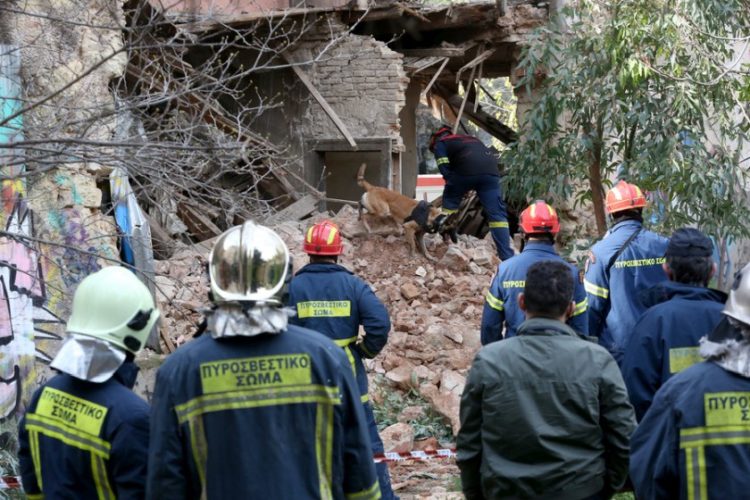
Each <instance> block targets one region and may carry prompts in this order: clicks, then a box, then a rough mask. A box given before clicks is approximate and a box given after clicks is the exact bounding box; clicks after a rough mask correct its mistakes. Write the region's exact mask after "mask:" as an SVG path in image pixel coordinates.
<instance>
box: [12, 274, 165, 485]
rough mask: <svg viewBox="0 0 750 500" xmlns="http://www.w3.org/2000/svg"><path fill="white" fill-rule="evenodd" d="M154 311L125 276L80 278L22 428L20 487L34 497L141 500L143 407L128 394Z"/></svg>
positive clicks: (156, 313) (146, 425)
mask: <svg viewBox="0 0 750 500" xmlns="http://www.w3.org/2000/svg"><path fill="white" fill-rule="evenodd" d="M158 317H159V311H158V310H157V309H156V307H155V306H154V300H153V297H152V296H151V293H150V292H149V290H148V288H146V286H145V285H144V284H143V283H141V282H140V281H139V280H138V278H137V277H136V276H135V275H134V274H133V273H132V272H131V271H129V270H127V269H124V268H121V267H106V268H104V269H102V270H100V271H97V272H96V273H94V274H92V275H90V276H88V277H86V278H85V279H84V280H83V281H81V283H80V285H79V286H78V288H77V289H76V292H75V295H74V297H73V310H72V313H71V315H70V318H69V320H68V324H67V328H66V330H67V332H68V333H69V337H68V338H67V340H66V341H65V343H64V344H63V346H62V347H61V348H60V351H59V352H58V353H57V356H55V359H54V360H53V361H52V363H51V365H50V366H51V367H52V368H54V369H55V370H58V371H60V372H62V373H60V374H58V375H56V376H55V377H54V378H52V379H51V380H50V381H49V382H47V383H46V384H44V385H43V386H41V387H40V388H39V389H38V390H37V391H36V392H35V393H34V396H33V397H32V399H31V405H30V406H29V409H28V412H27V413H26V414H25V415H24V417H23V418H22V419H21V422H20V424H19V440H20V445H21V446H20V450H19V454H18V455H19V461H20V465H21V479H22V482H23V489H24V491H25V492H26V494H27V496H28V497H29V498H30V499H34V498H45V497H46V498H99V499H105V498H120V499H141V498H143V497H144V495H145V482H146V466H147V459H148V444H147V443H148V438H149V423H148V418H149V408H148V405H147V404H146V402H145V401H143V400H142V399H141V398H139V397H138V396H136V395H135V394H134V393H133V392H132V390H131V389H132V387H133V385H134V384H135V378H136V375H137V374H138V367H137V366H136V365H135V363H134V362H133V360H134V357H135V354H136V353H137V352H138V351H139V350H140V349H141V348H142V347H143V346H144V345H145V343H146V340H147V338H148V334H149V332H150V331H151V328H152V327H153V326H154V323H155V322H156V320H157V318H158Z"/></svg>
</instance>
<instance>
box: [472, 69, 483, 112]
mask: <svg viewBox="0 0 750 500" xmlns="http://www.w3.org/2000/svg"><path fill="white" fill-rule="evenodd" d="M483 69H484V62H482V63H480V64H479V74H478V75H477V80H476V83H477V87H481V86H482V83H481V82H482V70H483ZM474 97H475V99H474V101H475V102H474V112H475V113H476V112H477V108H478V107H479V88H475V89H474Z"/></svg>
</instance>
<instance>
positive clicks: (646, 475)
mask: <svg viewBox="0 0 750 500" xmlns="http://www.w3.org/2000/svg"><path fill="white" fill-rule="evenodd" d="M749 470H750V379H747V378H745V377H742V376H740V375H737V374H734V373H731V372H728V371H726V370H724V369H723V368H722V367H720V366H719V365H717V364H715V363H712V362H703V363H698V364H696V365H693V366H691V367H690V368H688V369H686V370H685V371H683V372H680V373H678V374H677V375H675V376H674V377H672V378H671V379H669V380H668V381H667V383H666V384H664V386H663V387H662V388H661V389H659V392H657V393H656V397H655V398H654V404H653V405H652V406H651V409H650V410H649V411H648V413H646V416H645V417H644V419H643V421H642V422H641V423H640V425H639V426H638V428H637V429H636V431H635V433H634V434H633V437H632V439H631V441H630V478H631V480H632V482H633V486H634V487H635V493H636V497H637V498H645V499H649V500H656V499H676V498H681V499H704V500H705V499H708V498H727V499H729V498H747V497H748V492H750V474H748V473H747V471H749Z"/></svg>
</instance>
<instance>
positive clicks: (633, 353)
mask: <svg viewBox="0 0 750 500" xmlns="http://www.w3.org/2000/svg"><path fill="white" fill-rule="evenodd" d="M649 295H651V297H653V298H652V299H651V300H652V301H658V303H656V305H653V306H652V307H649V308H648V309H647V310H646V312H645V313H643V315H642V316H641V318H640V319H639V320H638V322H637V323H636V324H635V326H634V327H633V333H632V334H631V336H630V343H629V344H628V347H627V349H626V350H625V357H624V358H623V362H622V376H623V378H624V379H625V384H626V385H627V386H628V394H629V395H630V402H631V403H633V407H634V408H635V416H636V418H637V419H638V420H641V419H642V418H643V415H644V414H645V413H646V410H648V408H649V406H651V401H652V400H653V398H654V394H656V391H657V390H658V389H659V387H661V386H662V385H664V383H665V382H666V381H667V380H668V379H669V378H670V377H671V376H672V375H674V374H675V373H678V372H681V371H682V370H684V369H686V368H688V367H690V366H692V365H693V364H695V363H698V362H700V361H702V359H701V357H700V355H699V354H698V341H699V340H700V338H701V337H703V336H704V335H708V334H709V333H710V332H711V330H713V329H714V327H715V326H716V325H717V324H718V323H719V321H721V318H722V317H723V316H722V314H721V311H722V309H723V308H724V302H725V301H726V294H725V293H723V292H720V291H718V290H711V289H709V288H704V287H700V286H693V285H684V284H682V283H675V282H673V281H665V282H663V283H660V284H659V285H657V286H656V287H654V288H653V289H652V290H650V294H649ZM646 305H648V304H646Z"/></svg>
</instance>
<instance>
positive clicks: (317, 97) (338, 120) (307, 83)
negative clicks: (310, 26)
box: [281, 53, 357, 148]
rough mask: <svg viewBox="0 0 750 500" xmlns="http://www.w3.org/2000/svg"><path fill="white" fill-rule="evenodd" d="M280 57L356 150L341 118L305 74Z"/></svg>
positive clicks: (283, 55) (355, 145) (287, 59)
mask: <svg viewBox="0 0 750 500" xmlns="http://www.w3.org/2000/svg"><path fill="white" fill-rule="evenodd" d="M281 57H283V58H284V60H285V61H286V62H287V63H288V64H289V65H290V66H291V68H292V70H294V73H295V74H296V75H297V78H299V79H300V81H302V83H303V84H304V85H305V87H307V90H309V91H310V93H311V94H312V96H313V97H314V98H315V100H316V101H318V104H320V106H321V107H322V108H323V111H325V112H326V114H327V115H328V117H329V118H330V119H331V120H332V121H333V123H334V125H336V128H338V129H339V132H341V135H343V136H344V138H345V139H346V141H347V142H348V143H349V145H350V146H351V147H353V148H356V147H357V143H356V142H355V141H354V137H352V134H350V133H349V129H348V128H346V125H345V124H344V122H343V121H342V120H341V118H339V115H337V114H336V111H334V110H333V108H332V107H331V105H330V104H328V101H326V100H325V98H324V97H323V96H322V95H321V93H320V92H318V89H316V88H315V85H313V83H312V81H310V78H308V76H307V74H305V72H304V71H302V68H300V67H299V65H296V64H294V62H293V61H292V60H290V59H289V57H288V56H287V55H286V54H283V53H282V54H281Z"/></svg>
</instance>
